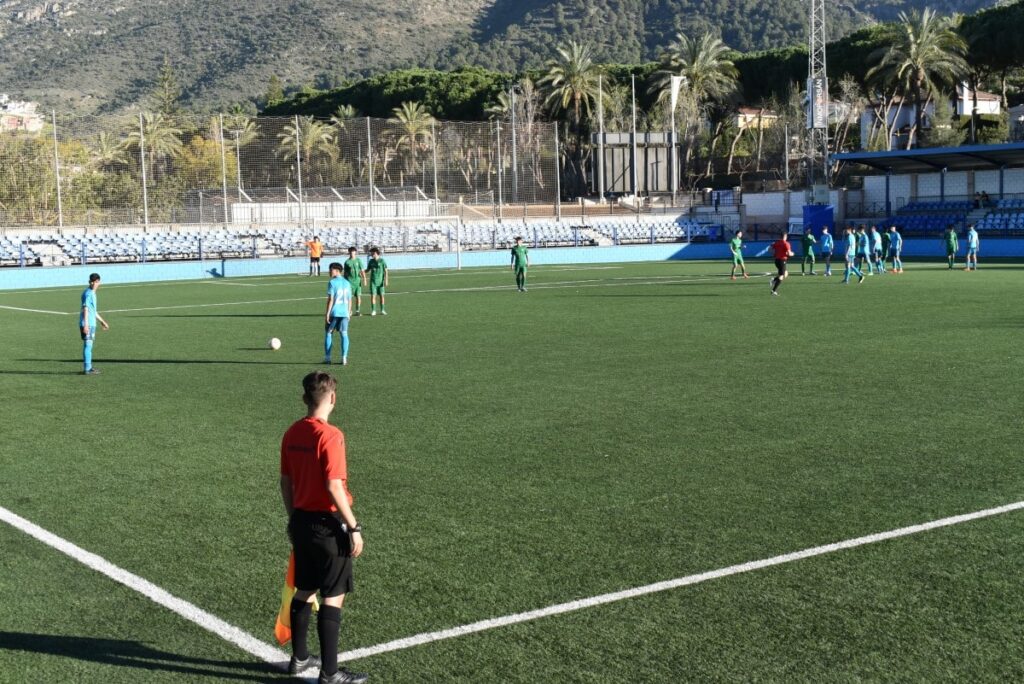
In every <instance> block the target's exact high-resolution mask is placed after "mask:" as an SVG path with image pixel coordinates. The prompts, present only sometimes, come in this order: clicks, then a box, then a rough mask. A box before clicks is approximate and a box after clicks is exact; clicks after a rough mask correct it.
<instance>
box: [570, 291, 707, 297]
mask: <svg viewBox="0 0 1024 684" xmlns="http://www.w3.org/2000/svg"><path fill="white" fill-rule="evenodd" d="M574 296H580V295H574ZM582 296H583V297H634V298H636V299H649V298H651V297H721V296H722V295H720V294H717V293H714V292H653V293H650V292H649V293H641V292H637V293H631V292H588V293H586V294H583V295H582Z"/></svg>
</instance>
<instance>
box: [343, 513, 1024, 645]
mask: <svg viewBox="0 0 1024 684" xmlns="http://www.w3.org/2000/svg"><path fill="white" fill-rule="evenodd" d="M1021 509H1024V501H1018V502H1016V503H1012V504H1007V505H1005V506H999V507H997V508H988V509H985V510H983V511H976V512H974V513H965V514H963V515H954V516H952V517H949V518H942V519H941V520H933V521H931V522H926V523H922V524H920V525H911V526H909V527H901V528H899V529H896V530H889V531H888V532H878V533H876V534H869V535H866V536H863V537H857V538H855V539H847V540H846V541H840V542H835V543H833V544H825V545H823V546H815V547H812V548H809V549H804V550H802V551H794V552H792V553H786V554H782V555H781V556H772V557H771V558H765V559H762V560H756V561H750V562H747V563H740V564H738V565H730V566H729V567H726V568H720V569H718V570H710V571H708V572H702V573H699V574H696V575H687V576H686V577H679V578H677V579H672V580H666V581H664V582H656V583H654V584H648V585H645V586H642V587H635V588H633V589H626V590H624V591H616V592H613V593H610V594H601V595H600V596H592V597H590V598H585V599H579V600H576V601H569V602H568V603H559V604H557V605H554V606H548V607H547V608H539V609H537V610H530V611H527V612H525V613H516V614H514V615H506V616H504V617H498V618H491V619H488V620H480V621H479V622H473V623H471V624H468V625H461V626H459V627H453V628H451V629H445V630H441V631H438V632H424V633H423V634H417V635H415V636H411V637H406V638H403V639H396V640H394V641H389V642H386V643H383V644H378V645H376V646H369V647H367V648H357V649H354V650H352V651H346V652H345V653H342V654H341V656H340V658H341V659H342V660H347V661H348V660H358V659H360V658H368V657H370V656H375V655H380V654H381V653H388V652H390V651H398V650H402V649H406V648H412V647H414V646H421V645H423V644H429V643H432V642H435V641H443V640H445V639H454V638H456V637H461V636H466V635H467V634H475V633H477V632H484V631H487V630H490V629H497V628H499V627H507V626H509V625H516V624H520V623H522V622H529V621H531V620H538V619H540V618H546V617H550V616H552V615H561V614H563V613H571V612H574V611H577V610H584V609H586V608H593V607H595V606H601V605H604V604H607V603H615V602H617V601H624V600H626V599H632V598H636V597H638V596H646V595H648V594H654V593H658V592H662V591H670V590H672V589H679V588H681V587H687V586H691V585H694V584H700V583H702V582H707V581H709V580H715V579H721V578H723V577H729V576H731V575H739V574H742V573H746V572H753V571H755V570H763V569H765V568H770V567H774V566H776V565H783V564H785V563H792V562H794V561H798V560H804V559H807V558H814V557H815V556H823V555H825V554H829V553H835V552H837V551H845V550H847V549H853V548H856V547H858V546H866V545H868V544H877V543H879V542H883V541H887V540H890V539H898V538H900V537H907V536H910V535H912V534H919V533H921V532H927V531H929V530H935V529H939V528H942V527H951V526H953V525H959V524H961V523H965V522H970V521H972V520H980V519H981V518H989V517H992V516H995V515H1001V514H1004V513H1010V512H1013V511H1019V510H1021Z"/></svg>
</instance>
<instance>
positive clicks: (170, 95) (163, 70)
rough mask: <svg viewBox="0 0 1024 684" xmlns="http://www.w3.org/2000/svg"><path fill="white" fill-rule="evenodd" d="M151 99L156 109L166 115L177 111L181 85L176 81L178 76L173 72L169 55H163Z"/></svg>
mask: <svg viewBox="0 0 1024 684" xmlns="http://www.w3.org/2000/svg"><path fill="white" fill-rule="evenodd" d="M153 99H154V101H155V105H156V111H157V112H159V113H160V114H163V115H164V116H166V117H170V116H174V115H175V114H177V113H178V109H179V107H178V101H179V100H180V99H181V85H180V84H179V83H178V76H177V74H176V73H175V72H174V67H173V66H172V65H171V60H170V58H169V57H167V56H166V55H164V63H163V66H162V67H160V75H159V76H157V80H156V89H155V90H154V92H153Z"/></svg>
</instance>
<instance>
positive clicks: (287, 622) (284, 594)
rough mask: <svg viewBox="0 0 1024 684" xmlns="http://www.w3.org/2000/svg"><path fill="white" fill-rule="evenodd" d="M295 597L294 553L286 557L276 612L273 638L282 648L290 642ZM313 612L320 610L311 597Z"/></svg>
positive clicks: (318, 603) (314, 598)
mask: <svg viewBox="0 0 1024 684" xmlns="http://www.w3.org/2000/svg"><path fill="white" fill-rule="evenodd" d="M293 596H295V552H294V551H292V552H291V553H290V554H289V555H288V570H286V571H285V573H284V587H283V588H282V589H281V609H280V610H278V611H277V621H276V622H275V623H274V636H275V637H277V643H279V644H281V645H282V646H284V645H285V644H287V643H288V642H289V641H291V640H292V597H293ZM313 610H314V611H318V610H320V602H319V601H317V599H316V597H315V596H314V597H313Z"/></svg>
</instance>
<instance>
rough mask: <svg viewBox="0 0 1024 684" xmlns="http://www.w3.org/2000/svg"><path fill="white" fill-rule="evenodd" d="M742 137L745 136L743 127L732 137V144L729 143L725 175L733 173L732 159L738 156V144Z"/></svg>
mask: <svg viewBox="0 0 1024 684" xmlns="http://www.w3.org/2000/svg"><path fill="white" fill-rule="evenodd" d="M741 137H743V128H740V129H739V130H738V131H736V135H735V136H733V139H732V144H731V145H729V161H728V162H726V164H725V175H727V176H728V175H730V174H731V173H732V160H733V159H734V158H735V156H736V145H737V143H739V141H740V138H741Z"/></svg>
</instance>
